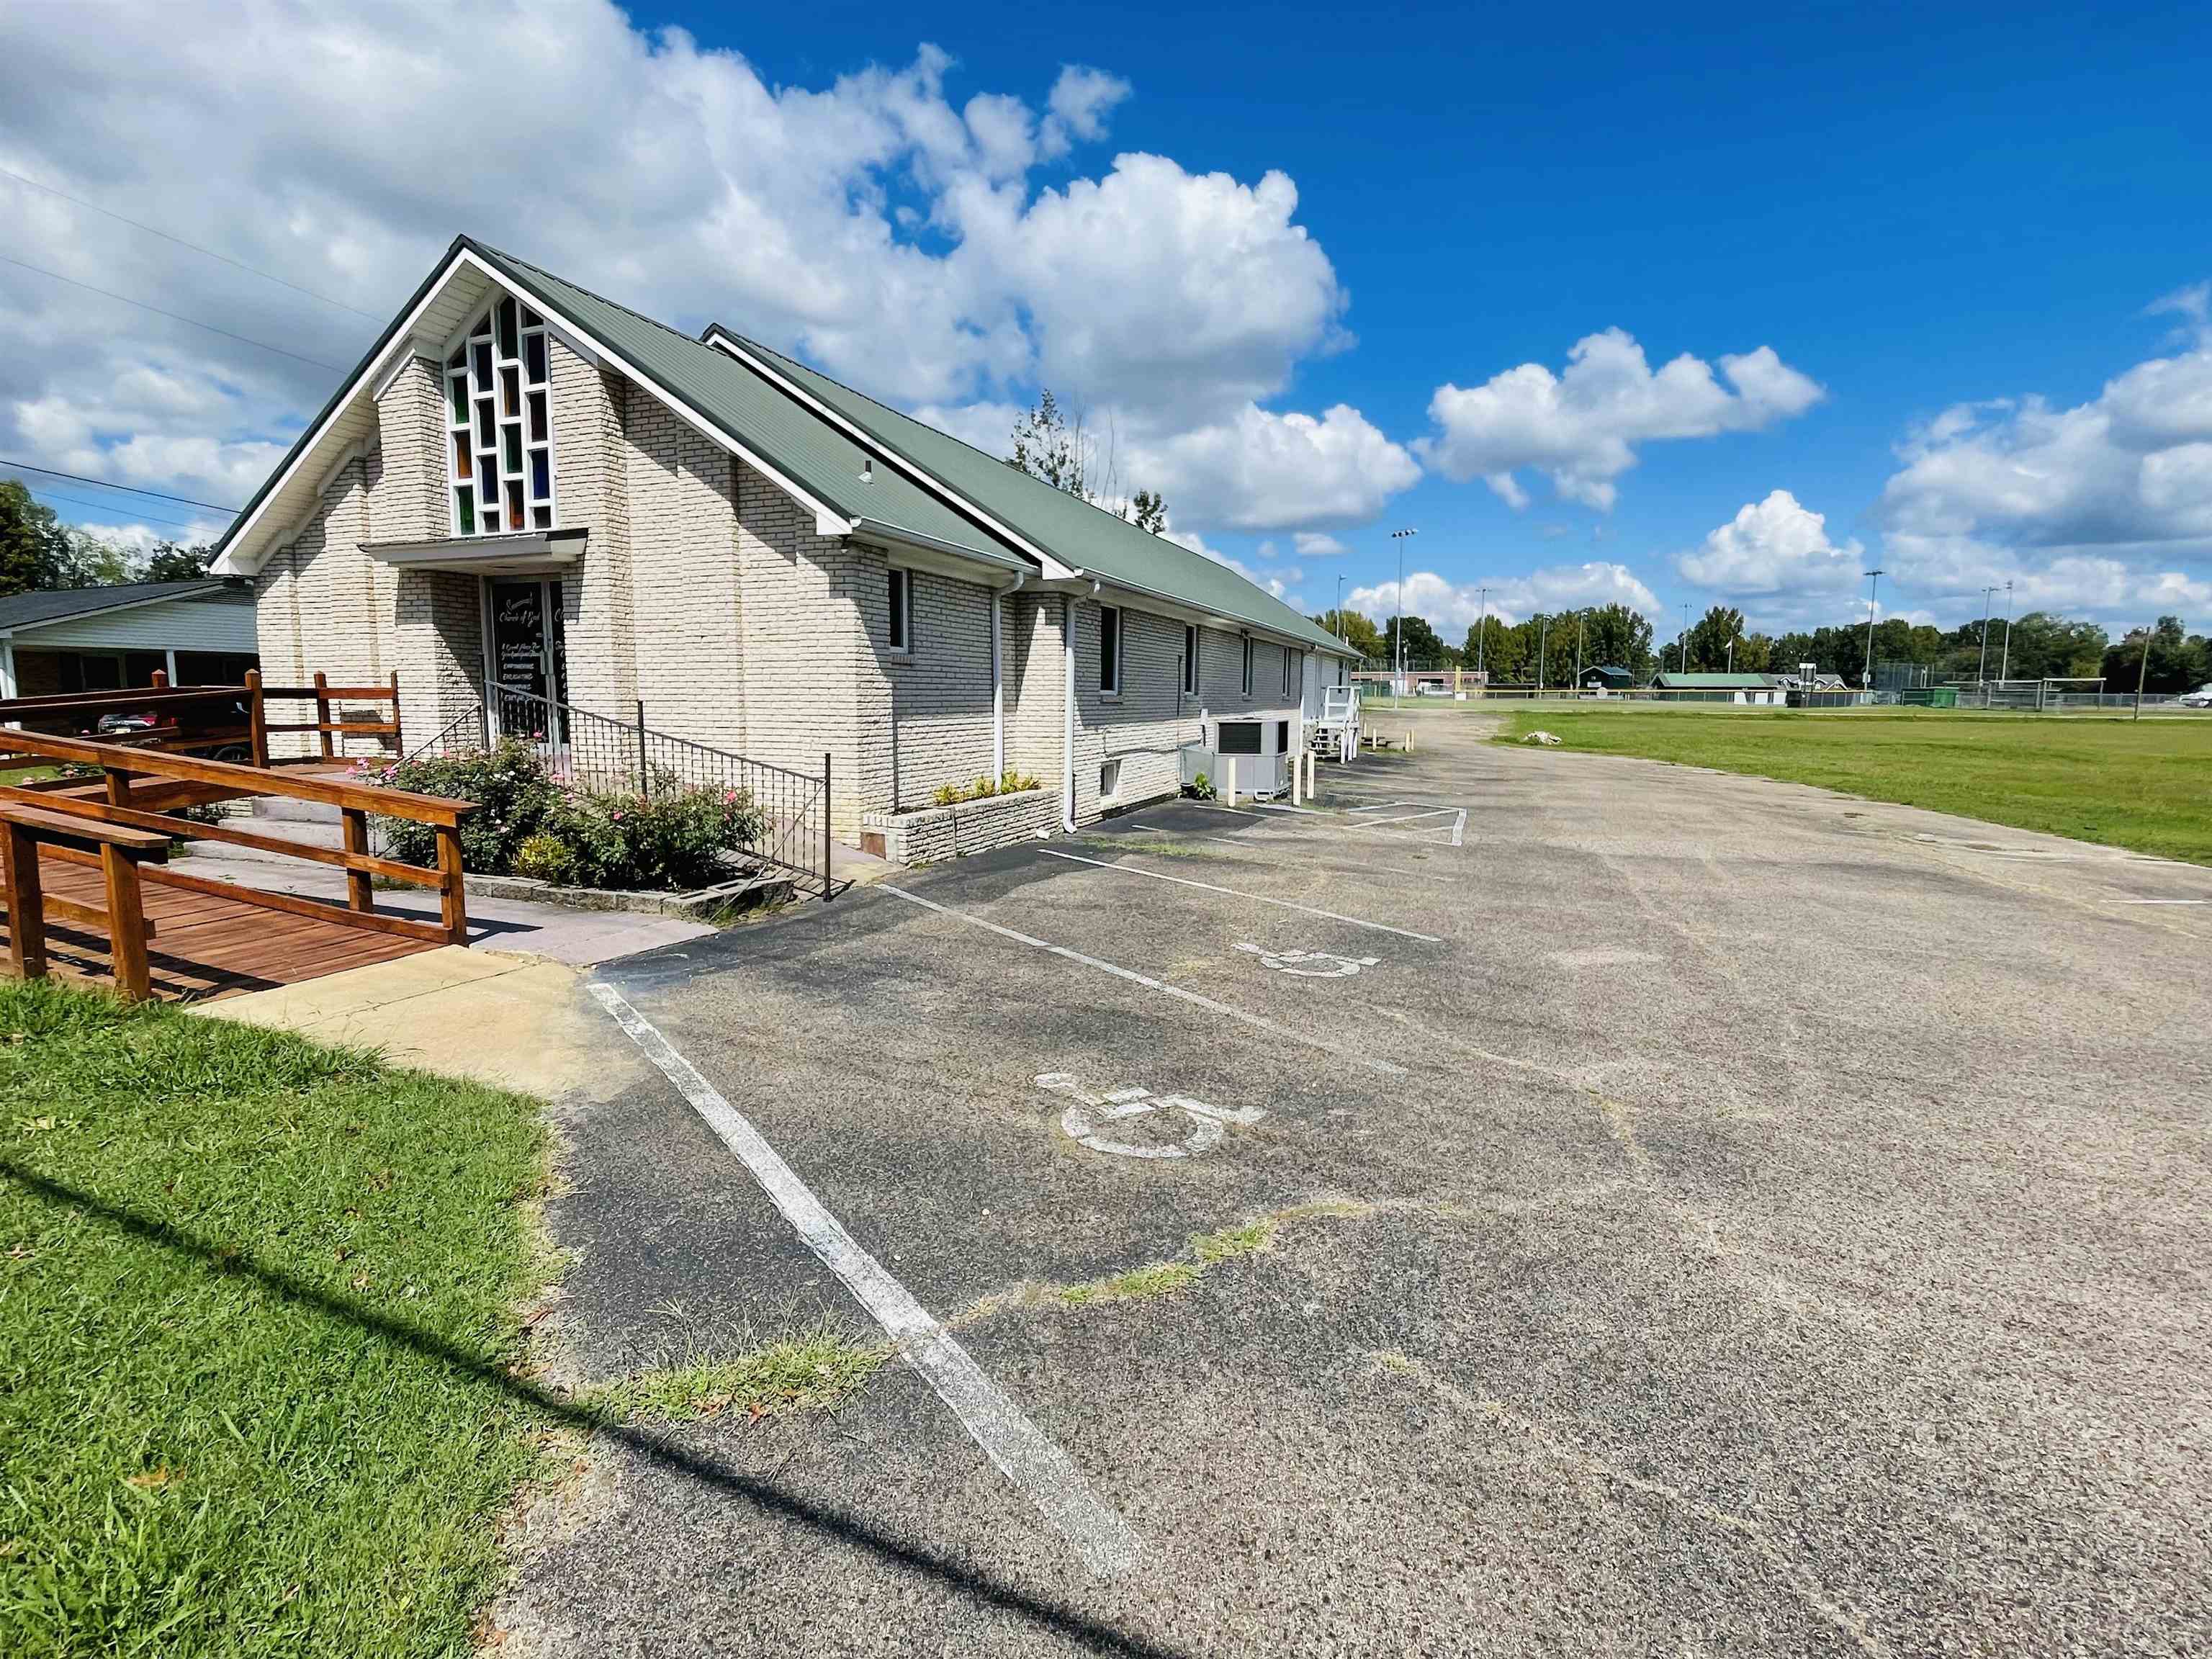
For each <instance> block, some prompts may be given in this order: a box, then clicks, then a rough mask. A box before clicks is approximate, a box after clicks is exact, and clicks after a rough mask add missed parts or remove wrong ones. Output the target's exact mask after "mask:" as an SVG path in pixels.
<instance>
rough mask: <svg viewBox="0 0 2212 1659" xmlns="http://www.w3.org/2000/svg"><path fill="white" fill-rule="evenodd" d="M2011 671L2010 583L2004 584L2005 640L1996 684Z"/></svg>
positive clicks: (2003, 680) (2001, 681)
mask: <svg viewBox="0 0 2212 1659" xmlns="http://www.w3.org/2000/svg"><path fill="white" fill-rule="evenodd" d="M2011 673H2012V584H2011V583H2010V582H2007V583H2006V584H2005V642H2004V656H2003V657H2002V659H2000V660H1999V662H1998V663H1997V684H2000V685H2002V684H2004V683H2005V680H2006V679H2007V678H2008V677H2009V676H2010V675H2011Z"/></svg>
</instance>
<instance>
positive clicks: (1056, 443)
mask: <svg viewBox="0 0 2212 1659" xmlns="http://www.w3.org/2000/svg"><path fill="white" fill-rule="evenodd" d="M1013 445H1014V453H1012V454H1011V455H1009V456H1007V457H1006V465H1008V466H1011V467H1012V468H1013V469H1014V471H1017V472H1026V473H1028V474H1029V475H1030V477H1032V478H1042V479H1043V480H1044V481H1045V482H1046V483H1048V484H1050V485H1051V486H1052V487H1053V488H1054V489H1064V490H1066V492H1067V493H1068V494H1069V495H1079V496H1081V497H1082V498H1083V499H1084V500H1085V501H1089V502H1090V503H1091V505H1092V506H1093V507H1103V508H1105V510H1106V511H1107V512H1109V513H1113V514H1114V515H1115V517H1116V518H1119V519H1126V520H1128V521H1129V522H1130V523H1132V524H1133V525H1135V526H1137V528H1138V529H1139V530H1143V531H1147V532H1150V533H1152V535H1155V536H1157V535H1159V534H1161V533H1162V532H1164V531H1165V530H1166V529H1167V527H1168V504H1167V501H1165V499H1164V498H1163V497H1162V495H1160V493H1159V492H1158V490H1156V489H1140V490H1139V491H1138V492H1137V493H1136V494H1135V495H1133V496H1131V497H1130V498H1129V499H1127V501H1123V500H1121V499H1120V497H1119V495H1118V493H1117V490H1116V485H1115V459H1114V446H1113V444H1112V442H1111V435H1110V428H1109V442H1108V445H1107V449H1106V455H1105V459H1104V461H1103V464H1102V463H1101V461H1100V459H1099V456H1098V453H1097V443H1096V442H1095V441H1093V440H1092V438H1091V435H1090V433H1089V432H1088V431H1086V430H1085V427H1084V420H1083V416H1081V415H1080V414H1079V415H1077V416H1075V418H1074V419H1073V420H1072V421H1071V420H1070V419H1069V418H1068V417H1067V416H1066V415H1065V414H1064V413H1062V412H1061V410H1060V400H1059V399H1058V398H1055V397H1054V396H1053V394H1052V388H1051V387H1050V386H1045V387H1042V388H1041V389H1040V390H1039V392H1037V400H1036V403H1034V404H1031V405H1030V408H1029V409H1028V410H1027V411H1025V412H1024V413H1023V414H1021V415H1019V416H1016V417H1015V420H1014V430H1013Z"/></svg>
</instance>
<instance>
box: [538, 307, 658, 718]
mask: <svg viewBox="0 0 2212 1659" xmlns="http://www.w3.org/2000/svg"><path fill="white" fill-rule="evenodd" d="M546 344H547V347H548V349H549V350H550V353H551V357H552V361H551V362H550V365H549V367H548V370H547V378H548V380H550V383H551V386H552V392H553V409H552V415H553V521H554V522H555V523H556V525H558V526H560V527H561V528H562V529H564V530H570V529H575V528H578V527H581V528H583V529H584V530H586V531H587V532H590V533H589V536H588V538H587V540H586V544H585V550H584V559H583V563H582V565H581V567H580V568H572V569H570V570H569V571H568V573H567V574H564V575H563V576H562V580H561V621H562V634H563V636H564V637H565V638H566V639H567V641H568V701H569V702H573V703H574V704H575V705H576V706H577V707H578V708H589V709H592V710H593V711H595V712H597V713H599V714H607V715H611V716H612V717H614V718H616V719H618V720H629V719H631V718H633V717H634V715H635V700H636V697H637V650H636V637H637V636H636V629H635V616H634V611H633V604H634V593H633V583H634V580H635V569H634V566H633V562H632V559H631V554H630V545H629V477H628V461H629V447H628V445H627V443H626V441H625V440H624V437H623V425H624V422H625V420H626V418H627V411H628V405H629V403H630V402H631V401H632V398H631V394H630V392H629V386H628V383H627V382H625V381H623V380H620V379H619V378H617V377H616V376H614V375H611V374H601V373H600V372H599V370H598V369H596V368H592V365H591V364H589V363H587V362H585V361H584V360H583V359H582V358H581V357H579V356H577V355H576V354H575V353H574V351H571V350H570V349H568V347H567V346H566V345H565V344H563V343H562V342H561V341H560V340H559V339H558V338H556V337H551V336H549V337H547V341H546ZM637 400H638V401H644V398H643V397H642V394H638V398H637Z"/></svg>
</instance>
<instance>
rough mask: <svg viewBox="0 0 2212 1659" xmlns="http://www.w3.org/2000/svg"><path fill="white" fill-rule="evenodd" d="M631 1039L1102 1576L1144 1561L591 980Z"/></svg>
mask: <svg viewBox="0 0 2212 1659" xmlns="http://www.w3.org/2000/svg"><path fill="white" fill-rule="evenodd" d="M586 988H587V989H588V990H589V991H590V992H591V994H592V996H593V997H594V998H596V999H597V1000H598V1001H599V1006H601V1007H603V1008H605V1010H606V1011H607V1012H609V1013H610V1014H612V1015H613V1016H614V1018H615V1023H616V1024H618V1025H620V1026H621V1027H622V1028H623V1031H624V1032H625V1033H626V1034H627V1035H628V1036H629V1039H630V1041H631V1042H635V1044H637V1046H638V1047H639V1048H641V1049H642V1050H643V1051H644V1053H645V1056H646V1058H647V1059H648V1060H651V1061H652V1062H653V1064H654V1065H655V1066H659V1068H660V1070H661V1073H662V1074H663V1075H665V1077H666V1078H667V1079H668V1080H669V1081H670V1082H671V1083H672V1084H674V1085H676V1088H677V1090H678V1092H679V1093H681V1094H682V1095H683V1097H684V1099H685V1100H687V1101H689V1102H690V1103H691V1109H692V1110H694V1111H696V1113H698V1114H699V1115H700V1116H701V1117H702V1119H704V1120H705V1121H706V1123H707V1127H709V1128H710V1129H712V1130H714V1133H715V1135H716V1136H717V1137H718V1138H719V1139H720V1140H721V1143H722V1144H723V1145H724V1146H726V1147H728V1148H729V1149H730V1150H731V1151H732V1152H734V1153H736V1154H737V1156H738V1159H739V1161H740V1162H742V1163H743V1164H744V1166H745V1168H746V1169H747V1170H750V1171H751V1172H752V1177H753V1179H754V1180H755V1181H757V1182H759V1183H760V1187H761V1190H762V1191H763V1192H764V1193H766V1194H768V1196H769V1201H770V1202H771V1203H773V1204H774V1205H775V1207H776V1208H777V1209H778V1210H780V1211H781V1212H782V1213H783V1218H784V1219H785V1220H786V1221H788V1222H789V1223H790V1224H791V1225H792V1227H793V1230H794V1231H797V1233H798V1234H799V1237H800V1238H801V1239H803V1240H804V1241H805V1244H806V1247H807V1249H811V1250H812V1251H813V1252H814V1254H815V1255H817V1256H818V1257H819V1258H821V1261H822V1264H823V1266H824V1267H828V1268H829V1271H830V1272H832V1273H836V1275H837V1277H838V1278H839V1279H842V1280H843V1281H844V1283H845V1288H846V1289H847V1290H848V1291H852V1293H853V1295H854V1299H855V1300H857V1301H858V1302H859V1303H860V1305H861V1306H862V1307H864V1308H866V1310H868V1312H869V1313H870V1314H871V1315H872V1316H873V1317H874V1319H875V1321H876V1322H877V1323H878V1325H880V1326H882V1327H883V1328H884V1334H886V1335H888V1336H889V1337H890V1339H891V1340H892V1342H894V1343H895V1344H896V1346H897V1347H898V1351H899V1352H900V1354H901V1355H902V1356H903V1358H905V1360H906V1362H907V1364H909V1365H911V1366H913V1367H914V1368H915V1370H917V1371H919V1372H921V1375H922V1376H923V1377H924V1378H925V1379H926V1380H927V1382H928V1383H929V1386H930V1387H931V1388H933V1389H936V1390H937V1395H938V1398H939V1399H940V1400H942V1401H944V1402H945V1404H946V1405H947V1406H948V1407H951V1411H952V1414H953V1415H954V1416H955V1417H957V1418H958V1419H960V1426H961V1427H963V1429H965V1430H967V1431H968V1432H969V1435H970V1436H971V1437H973V1438H974V1440H975V1443H976V1444H977V1445H979V1446H981V1448H982V1449H983V1453H984V1455H986V1456H987V1457H988V1458H989V1459H990V1460H991V1461H992V1462H994V1463H995V1464H997V1465H998V1466H999V1472H1000V1474H1004V1475H1005V1476H1006V1479H1007V1480H1011V1481H1012V1482H1013V1483H1014V1485H1015V1486H1018V1487H1020V1488H1021V1489H1022V1490H1023V1491H1024V1492H1026V1493H1028V1494H1029V1497H1030V1499H1031V1501H1032V1502H1034V1503H1035V1504H1036V1506H1037V1508H1038V1509H1040V1510H1042V1511H1043V1512H1044V1515H1045V1518H1046V1519H1047V1520H1048V1521H1050V1522H1052V1523H1053V1524H1054V1526H1056V1527H1058V1528H1060V1531H1061V1532H1063V1533H1065V1534H1067V1536H1068V1538H1069V1539H1070V1540H1071V1541H1073V1543H1074V1545H1075V1547H1076V1549H1077V1550H1078V1551H1079V1553H1081V1555H1082V1557H1083V1559H1084V1561H1085V1564H1086V1565H1088V1566H1089V1567H1090V1568H1091V1571H1093V1572H1095V1573H1097V1574H1098V1575H1099V1576H1101V1577H1106V1578H1114V1577H1120V1576H1121V1574H1123V1573H1126V1572H1128V1571H1131V1570H1132V1569H1133V1568H1135V1567H1136V1566H1137V1565H1139V1562H1140V1559H1141V1557H1142V1553H1143V1552H1142V1547H1141V1546H1140V1545H1139V1543H1138V1541H1137V1534H1135V1533H1133V1532H1132V1531H1131V1530H1130V1529H1129V1523H1128V1522H1126V1521H1124V1520H1123V1519H1122V1518H1121V1516H1119V1515H1117V1514H1115V1511H1114V1510H1110V1509H1109V1508H1108V1507H1107V1506H1106V1504H1104V1503H1103V1501H1101V1500H1100V1498H1099V1497H1098V1495H1097V1493H1095V1492H1092V1491H1091V1487H1090V1485H1089V1484H1088V1483H1087V1482H1086V1481H1085V1480H1084V1478H1083V1475H1082V1473H1081V1471H1079V1469H1077V1468H1076V1467H1075V1465H1074V1463H1073V1462H1072V1461H1070V1459H1069V1457H1068V1455H1067V1454H1066V1452H1064V1451H1062V1450H1061V1449H1060V1448H1059V1447H1058V1446H1056V1445H1054V1443H1052V1442H1051V1441H1049V1440H1048V1439H1047V1438H1045V1437H1044V1435H1043V1433H1042V1431H1040V1430H1039V1429H1038V1428H1037V1426H1036V1424H1034V1423H1032V1422H1030V1419H1028V1418H1027V1417H1026V1416H1024V1414H1023V1413H1022V1410H1021V1408H1020V1407H1018V1406H1017V1405H1015V1404H1014V1402H1013V1401H1011V1400H1009V1399H1008V1398H1007V1397H1006V1395H1004V1394H1003V1393H1001V1392H1000V1389H999V1388H998V1385H997V1384H995V1383H993V1382H992V1381H991V1379H990V1378H989V1377H987V1376H984V1375H983V1369H982V1367H981V1366H980V1365H978V1364H976V1363H975V1360H974V1359H973V1358H971V1357H970V1356H969V1352H968V1351H967V1349H965V1348H963V1347H962V1346H960V1344H959V1343H958V1341H957V1340H955V1339H954V1338H953V1336H952V1334H951V1332H950V1331H947V1330H946V1329H945V1327H944V1326H943V1325H941V1324H939V1322H937V1320H936V1318H935V1317H934V1316H932V1315H931V1314H930V1312H929V1311H928V1310H927V1309H925V1308H924V1307H923V1306H922V1305H921V1303H919V1302H917V1301H915V1298H914V1295H913V1293H912V1292H911V1291H908V1289H907V1288H906V1286H905V1285H902V1284H900V1283H899V1281H898V1280H897V1279H894V1278H892V1277H891V1275H890V1272H889V1270H888V1269H886V1268H885V1267H884V1265H883V1264H882V1263H881V1262H879V1261H877V1260H876V1259H875V1257H873V1256H872V1255H869V1254H868V1253H867V1251H866V1250H864V1249H861V1248H860V1245H859V1244H858V1243H854V1239H853V1236H852V1235H851V1234H850V1233H848V1232H847V1231H845V1229H844V1226H843V1225H842V1223H840V1222H839V1221H838V1219H837V1218H836V1216H834V1215H832V1214H830V1213H829V1210H828V1208H827V1207H825V1206H823V1202H822V1200H820V1199H818V1198H817V1197H815V1195H814V1194H813V1192H812V1191H811V1189H810V1188H808V1187H807V1185H806V1183H805V1182H803V1181H801V1180H800V1179H799V1176H798V1175H797V1174H796V1173H795V1172H793V1170H792V1167H791V1166H790V1165H789V1164H786V1163H785V1162H784V1161H783V1158H781V1155H780V1154H779V1153H778V1152H776V1150H775V1147H773V1146H769V1143H768V1141H767V1139H765V1138H764V1137H763V1135H762V1134H761V1133H760V1131H759V1130H757V1129H756V1128H755V1127H753V1126H752V1124H751V1122H750V1121H748V1120H747V1119H746V1117H745V1115H744V1114H743V1113H742V1112H740V1111H738V1109H737V1108H736V1107H734V1106H732V1105H731V1104H730V1103H729V1102H728V1101H727V1100H726V1099H724V1098H723V1097H722V1095H721V1093H720V1091H719V1090H717V1089H716V1088H715V1087H714V1085H713V1084H711V1083H709V1082H708V1081H707V1079H705V1078H703V1077H702V1076H700V1074H699V1073H698V1070H697V1069H696V1067H695V1066H693V1065H692V1064H691V1062H690V1060H686V1059H684V1056H683V1055H682V1054H678V1052H677V1051H676V1050H675V1048H672V1047H671V1046H670V1044H669V1042H668V1039H667V1038H666V1037H665V1036H661V1034H660V1033H659V1030H656V1029H655V1028H654V1026H653V1024H652V1022H651V1021H649V1020H647V1018H645V1016H644V1015H642V1014H641V1013H639V1012H637V1010H636V1009H635V1008H633V1007H631V1006H630V1005H629V1002H628V1001H627V1000H624V998H623V994H622V993H621V992H619V991H617V990H616V989H615V987H613V986H611V985H609V984H608V983H606V982H605V981H604V980H593V981H591V983H590V984H589V986H588V987H586Z"/></svg>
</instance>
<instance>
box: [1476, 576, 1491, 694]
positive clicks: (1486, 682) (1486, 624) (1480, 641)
mask: <svg viewBox="0 0 2212 1659" xmlns="http://www.w3.org/2000/svg"><path fill="white" fill-rule="evenodd" d="M1474 591H1475V592H1476V593H1477V594H1479V595H1480V598H1481V602H1482V608H1481V610H1480V611H1478V612H1477V613H1476V616H1475V622H1474V672H1475V676H1476V678H1479V679H1480V680H1481V681H1482V685H1483V690H1489V689H1490V679H1489V677H1488V676H1487V675H1486V674H1485V673H1484V672H1483V653H1482V648H1483V647H1485V646H1486V645H1488V644H1489V643H1490V590H1489V589H1488V588H1486V587H1478V588H1476V589H1475V590H1474Z"/></svg>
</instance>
